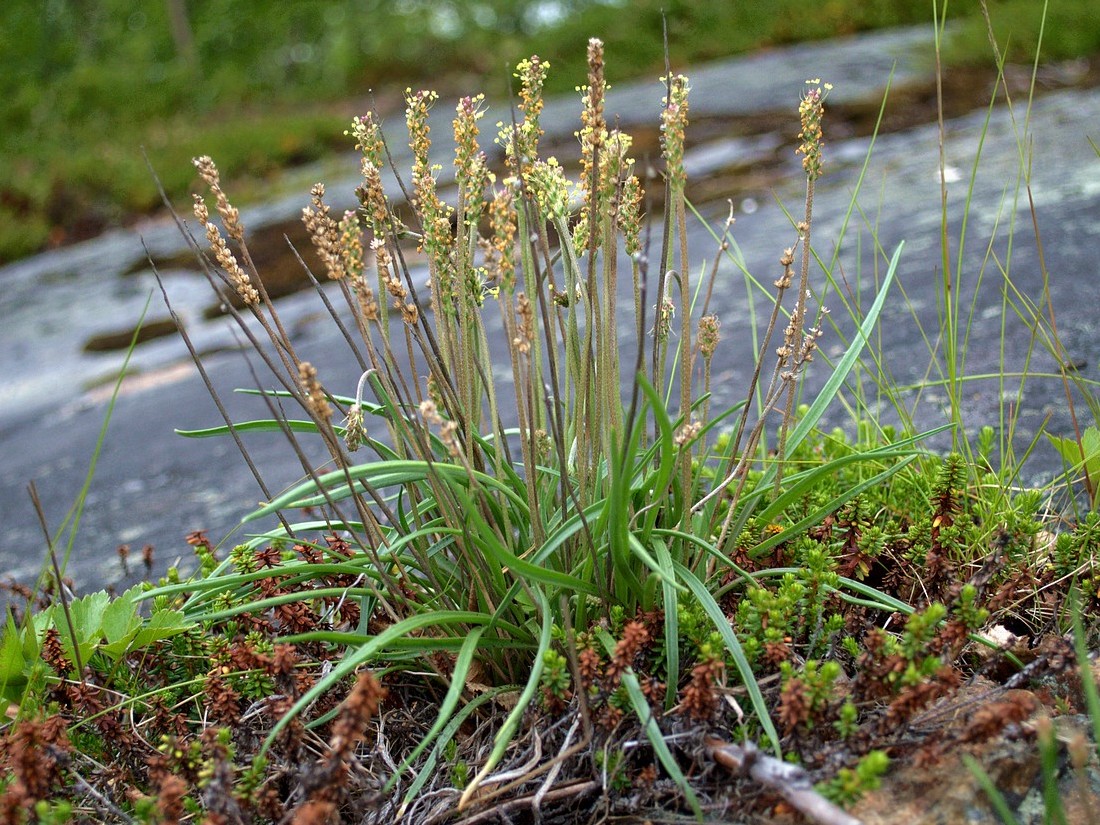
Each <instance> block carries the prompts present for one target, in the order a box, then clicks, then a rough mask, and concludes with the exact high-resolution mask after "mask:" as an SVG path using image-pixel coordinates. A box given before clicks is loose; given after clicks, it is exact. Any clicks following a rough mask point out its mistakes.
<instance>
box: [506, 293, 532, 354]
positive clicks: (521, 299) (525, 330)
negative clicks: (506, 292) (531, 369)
mask: <svg viewBox="0 0 1100 825" xmlns="http://www.w3.org/2000/svg"><path fill="white" fill-rule="evenodd" d="M516 303H517V306H516V314H517V315H518V316H519V330H518V334H517V335H516V337H515V338H514V339H513V340H512V345H513V346H514V347H515V348H516V350H517V351H519V352H521V353H523V354H525V355H526V354H527V353H529V352H530V351H531V342H532V341H534V340H535V311H534V309H533V308H532V306H531V301H530V299H529V298H528V297H527V295H526V293H523V292H521V293H519V295H518V296H517V297H516Z"/></svg>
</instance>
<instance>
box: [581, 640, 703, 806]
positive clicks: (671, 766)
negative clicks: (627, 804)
mask: <svg viewBox="0 0 1100 825" xmlns="http://www.w3.org/2000/svg"><path fill="white" fill-rule="evenodd" d="M597 633H598V635H599V638H600V641H601V642H602V643H603V646H604V648H605V649H606V650H607V653H608V655H614V653H615V640H614V639H613V638H612V637H611V634H610V633H608V632H607V631H606V630H605V629H603V628H598V629H597ZM622 684H623V687H625V688H626V692H627V695H628V696H629V697H630V704H631V705H632V706H633V708H634V713H635V715H636V716H637V717H638V721H639V722H641V723H642V728H643V729H644V730H645V735H646V738H647V739H648V740H649V743H650V744H651V745H652V746H653V752H654V753H656V754H657V759H658V760H659V761H660V763H661V764H662V765H663V766H664V769H665V770H666V771H667V772H668V775H669V776H670V777H671V778H672V781H673V782H675V783H676V787H678V788H679V789H680V791H681V793H683V794H684V798H685V799H686V800H687V803H688V805H690V806H691V810H692V811H693V812H694V813H695V818H696V819H697V820H698V821H700V822H702V821H703V810H702V808H701V807H700V805H699V798H698V797H697V796H696V795H695V791H694V790H692V788H691V785H690V784H688V781H687V778H686V777H685V776H684V772H683V771H681V770H680V765H679V763H677V761H676V758H675V757H674V756H673V755H672V751H670V750H669V749H668V743H667V742H665V737H664V734H663V733H662V732H661V728H660V727H659V726H658V725H657V720H656V719H654V717H653V710H652V709H651V708H650V706H649V700H647V699H646V698H645V694H644V693H642V688H641V685H639V684H638V677H637V676H636V675H635V674H634V670H633V669H632V668H627V669H626V670H625V671H624V672H623V674H622Z"/></svg>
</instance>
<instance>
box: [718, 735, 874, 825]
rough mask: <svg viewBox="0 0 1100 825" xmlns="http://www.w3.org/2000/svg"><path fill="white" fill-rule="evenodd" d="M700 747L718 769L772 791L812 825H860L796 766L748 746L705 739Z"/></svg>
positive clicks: (753, 746) (750, 744)
mask: <svg viewBox="0 0 1100 825" xmlns="http://www.w3.org/2000/svg"><path fill="white" fill-rule="evenodd" d="M703 744H704V746H705V747H706V749H707V754H708V755H709V756H710V758H711V759H713V760H714V761H715V762H717V763H718V764H719V765H721V766H722V767H724V768H726V769H727V770H728V771H730V772H731V773H733V774H736V775H737V776H747V777H749V778H750V779H752V780H753V781H754V782H757V783H759V784H760V785H764V786H765V787H767V788H769V789H770V790H773V791H775V792H776V793H778V794H779V795H780V796H782V797H783V799H785V800H786V801H787V803H788V804H790V805H791V806H793V807H794V808H797V809H798V811H799V812H800V813H801V814H802V815H803V816H805V817H806V818H807V819H809V820H810V821H811V822H816V823H819V825H861V822H860V820H858V819H856V818H855V817H854V816H851V815H850V814H848V813H847V812H845V811H843V810H841V809H840V808H838V807H837V806H836V805H834V804H833V803H832V802H830V801H829V800H827V799H826V798H825V797H823V796H822V795H821V794H819V793H818V792H817V791H816V790H814V785H813V782H811V781H810V775H809V774H808V773H806V771H805V770H804V769H803V768H800V767H799V766H798V765H791V764H789V763H787V762H783V761H781V760H779V759H776V758H775V757H774V756H768V755H767V754H765V753H762V752H761V751H760V750H759V749H758V748H757V747H756V746H755V745H753V744H752V743H751V742H746V743H745V744H744V745H734V744H732V743H730V742H723V741H722V740H721V739H716V738H714V737H713V736H708V737H707V738H706V739H705V740H704V743H703Z"/></svg>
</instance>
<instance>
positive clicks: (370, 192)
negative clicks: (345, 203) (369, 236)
mask: <svg viewBox="0 0 1100 825" xmlns="http://www.w3.org/2000/svg"><path fill="white" fill-rule="evenodd" d="M361 167H362V173H363V182H362V183H361V184H360V185H359V186H358V187H357V188H356V190H355V193H356V195H358V196H359V203H360V205H361V206H362V207H363V211H364V212H365V213H366V215H367V219H368V220H369V221H370V230H371V232H372V233H373V234H374V236H375V237H376V238H377V237H382V235H383V234H384V233H385V231H386V225H387V223H389V217H390V211H389V201H388V200H387V199H386V191H385V189H384V188H383V186H382V173H381V172H380V171H379V167H378V166H376V165H375V164H374V163H373V162H371V161H370V160H368V159H367V158H363V161H362V164H361Z"/></svg>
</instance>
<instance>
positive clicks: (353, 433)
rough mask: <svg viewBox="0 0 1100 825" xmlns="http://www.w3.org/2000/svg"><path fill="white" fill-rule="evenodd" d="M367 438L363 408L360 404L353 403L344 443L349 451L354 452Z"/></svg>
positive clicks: (349, 412) (345, 430)
mask: <svg viewBox="0 0 1100 825" xmlns="http://www.w3.org/2000/svg"><path fill="white" fill-rule="evenodd" d="M366 440H367V431H366V429H365V428H364V426H363V409H362V408H361V407H360V406H359V405H358V404H352V405H351V409H349V410H348V421H347V426H346V427H345V429H344V443H345V444H347V447H348V452H352V453H354V452H355V451H356V450H358V449H359V448H360V447H361V446H363V442H364V441H366Z"/></svg>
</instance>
